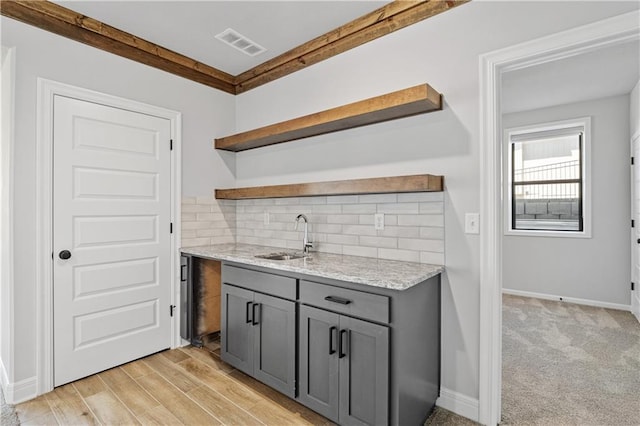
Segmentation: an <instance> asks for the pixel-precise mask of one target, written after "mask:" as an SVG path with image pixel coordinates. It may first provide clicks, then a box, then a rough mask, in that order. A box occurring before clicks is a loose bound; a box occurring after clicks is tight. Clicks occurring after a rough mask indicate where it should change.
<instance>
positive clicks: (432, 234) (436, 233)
mask: <svg viewBox="0 0 640 426" xmlns="http://www.w3.org/2000/svg"><path fill="white" fill-rule="evenodd" d="M420 238H426V239H430V240H443V241H444V228H435V227H422V228H420Z"/></svg>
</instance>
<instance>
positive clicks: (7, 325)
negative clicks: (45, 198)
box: [0, 46, 15, 385]
mask: <svg viewBox="0 0 640 426" xmlns="http://www.w3.org/2000/svg"><path fill="white" fill-rule="evenodd" d="M14 57H15V49H9V48H7V47H5V46H2V62H1V63H0V64H1V67H2V73H1V77H2V82H1V85H0V88H1V96H0V100H1V103H0V105H1V108H2V110H1V113H2V120H1V127H2V129H1V133H0V135H1V139H0V206H1V209H0V361H1V362H3V363H5V364H11V348H12V347H13V344H12V342H11V335H12V333H11V324H12V323H13V321H12V318H13V308H12V306H11V299H12V297H13V296H12V292H11V290H12V289H11V288H10V287H9V285H8V283H9V282H10V281H11V280H12V276H13V274H12V270H13V268H12V266H13V265H12V262H13V255H12V250H11V246H10V244H9V242H10V241H11V235H12V234H13V230H12V228H11V224H12V220H11V217H12V215H13V211H12V209H11V208H10V204H12V201H11V198H12V191H11V189H12V181H13V179H12V172H13V169H12V166H11V164H12V157H13V152H12V145H13V144H12V138H13V110H14V103H13V100H14V98H13V82H14V79H15V66H14V65H15V61H14ZM5 283H6V284H7V285H4V284H5ZM2 368H3V367H2V366H1V365H0V369H2ZM5 374H7V372H6V371H0V375H2V376H0V383H2V384H3V385H4V384H6V383H7V382H8V381H9V380H10V378H9V377H6V376H5Z"/></svg>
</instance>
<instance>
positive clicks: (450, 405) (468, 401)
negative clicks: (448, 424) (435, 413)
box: [436, 387, 479, 422]
mask: <svg viewBox="0 0 640 426" xmlns="http://www.w3.org/2000/svg"><path fill="white" fill-rule="evenodd" d="M436 405H437V406H438V407H442V408H444V409H445V410H449V411H451V412H453V413H456V414H458V415H460V416H463V417H466V418H468V419H471V420H473V421H474V422H477V421H478V418H479V414H478V413H479V411H478V407H479V404H478V400H477V399H475V398H471V397H468V396H467V395H463V394H461V393H459V392H455V391H452V390H450V389H447V388H443V387H440V397H439V398H438V400H437V401H436Z"/></svg>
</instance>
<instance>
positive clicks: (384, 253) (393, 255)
mask: <svg viewBox="0 0 640 426" xmlns="http://www.w3.org/2000/svg"><path fill="white" fill-rule="evenodd" d="M378 257H379V258H382V259H391V260H402V261H404V262H420V252H417V251H411V250H396V249H388V248H379V249H378Z"/></svg>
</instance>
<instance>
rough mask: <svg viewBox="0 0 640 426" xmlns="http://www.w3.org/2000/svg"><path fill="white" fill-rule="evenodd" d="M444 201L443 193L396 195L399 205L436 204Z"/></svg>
mask: <svg viewBox="0 0 640 426" xmlns="http://www.w3.org/2000/svg"><path fill="white" fill-rule="evenodd" d="M443 200H444V192H408V193H406V194H398V202H399V203H420V202H427V203H428V202H437V201H443Z"/></svg>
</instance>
